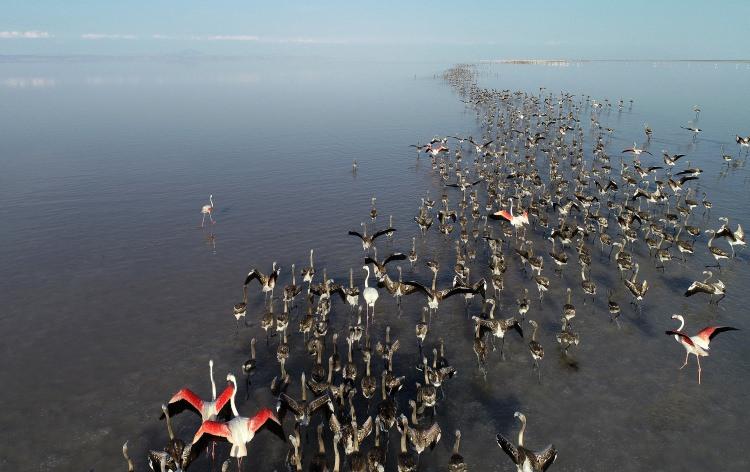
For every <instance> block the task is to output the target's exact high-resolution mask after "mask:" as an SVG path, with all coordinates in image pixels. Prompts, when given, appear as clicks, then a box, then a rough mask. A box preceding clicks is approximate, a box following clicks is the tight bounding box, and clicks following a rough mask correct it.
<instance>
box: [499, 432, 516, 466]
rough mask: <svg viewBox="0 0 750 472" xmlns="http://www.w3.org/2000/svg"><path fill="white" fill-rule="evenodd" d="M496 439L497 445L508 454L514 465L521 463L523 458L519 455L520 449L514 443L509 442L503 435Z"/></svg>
mask: <svg viewBox="0 0 750 472" xmlns="http://www.w3.org/2000/svg"><path fill="white" fill-rule="evenodd" d="M495 439H496V440H497V445H498V446H500V447H501V448H502V449H503V451H505V453H506V454H508V457H510V459H511V460H512V461H513V463H514V464H520V463H521V456H520V455H519V454H518V449H517V448H516V446H515V445H514V444H513V443H512V442H510V441H508V439H507V438H506V437H505V436H503V435H502V434H498V435H497V436H495Z"/></svg>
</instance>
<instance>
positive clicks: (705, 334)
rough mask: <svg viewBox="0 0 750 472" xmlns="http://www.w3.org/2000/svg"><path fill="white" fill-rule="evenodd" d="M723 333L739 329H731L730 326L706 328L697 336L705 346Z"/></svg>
mask: <svg viewBox="0 0 750 472" xmlns="http://www.w3.org/2000/svg"><path fill="white" fill-rule="evenodd" d="M724 331H739V328H732V327H731V326H707V327H705V328H703V329H702V330H700V331H699V332H698V334H697V336H698V337H699V338H701V339H702V340H703V341H705V343H706V345H708V343H709V342H710V341H711V340H712V339H713V338H715V337H716V336H718V335H719V333H723V332H724Z"/></svg>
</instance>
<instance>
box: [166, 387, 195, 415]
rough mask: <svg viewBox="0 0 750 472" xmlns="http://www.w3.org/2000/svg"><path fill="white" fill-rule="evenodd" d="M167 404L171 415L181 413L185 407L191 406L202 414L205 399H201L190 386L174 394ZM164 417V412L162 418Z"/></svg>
mask: <svg viewBox="0 0 750 472" xmlns="http://www.w3.org/2000/svg"><path fill="white" fill-rule="evenodd" d="M167 406H168V408H169V410H168V412H169V416H174V415H176V414H177V413H181V412H182V411H183V410H184V409H185V408H191V409H192V410H194V411H195V412H196V413H198V414H199V415H200V414H201V410H202V409H203V400H201V399H200V398H199V397H198V395H196V394H195V393H193V391H192V390H190V389H189V388H183V389H181V390H180V391H178V392H177V393H175V394H174V395H172V398H170V399H169V403H168V405H167ZM163 417H164V414H163V413H162V418H163Z"/></svg>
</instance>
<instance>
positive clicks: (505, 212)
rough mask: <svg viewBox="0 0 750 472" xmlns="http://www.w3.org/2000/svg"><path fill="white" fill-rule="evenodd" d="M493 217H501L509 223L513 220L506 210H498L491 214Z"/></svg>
mask: <svg viewBox="0 0 750 472" xmlns="http://www.w3.org/2000/svg"><path fill="white" fill-rule="evenodd" d="M493 215H494V216H501V217H503V218H505V219H506V220H508V221H511V220H512V219H513V216H512V215H511V214H510V212H509V211H508V210H500V211H498V212H496V213H493Z"/></svg>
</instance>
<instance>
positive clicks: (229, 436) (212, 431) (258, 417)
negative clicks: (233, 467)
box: [193, 374, 281, 470]
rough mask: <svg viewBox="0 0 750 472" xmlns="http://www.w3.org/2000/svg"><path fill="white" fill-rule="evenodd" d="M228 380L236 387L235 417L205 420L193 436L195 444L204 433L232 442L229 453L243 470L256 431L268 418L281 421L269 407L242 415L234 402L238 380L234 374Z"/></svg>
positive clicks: (232, 400) (232, 398) (233, 404)
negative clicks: (252, 414) (224, 419)
mask: <svg viewBox="0 0 750 472" xmlns="http://www.w3.org/2000/svg"><path fill="white" fill-rule="evenodd" d="M227 380H228V381H230V382H231V383H232V384H233V385H235V389H234V391H233V392H232V396H231V399H230V403H231V405H232V414H233V415H234V418H232V419H231V420H229V421H227V422H226V423H224V422H221V421H210V420H209V421H204V422H203V424H202V425H201V427H200V428H199V429H198V431H196V433H195V436H194V437H193V444H197V443H198V441H200V440H201V438H202V437H203V436H204V435H207V436H215V437H217V438H220V439H223V440H225V441H229V442H230V443H231V444H232V449H231V450H230V452H229V455H230V456H231V457H236V458H237V466H238V468H240V470H241V465H242V463H241V460H242V458H243V457H245V456H247V444H248V443H249V442H250V441H252V440H253V438H254V437H255V433H256V432H257V431H258V430H259V429H260V428H262V427H263V426H264V425H265V424H266V422H267V421H268V420H271V421H273V422H275V423H276V424H277V425H279V426H280V425H281V422H280V421H279V419H278V418H277V417H276V415H275V414H274V413H273V411H271V410H270V409H268V408H263V409H261V410H260V411H259V412H258V413H256V414H255V416H253V417H252V418H247V417H244V416H240V414H239V412H238V411H237V406H236V405H235V403H234V397H235V392H236V390H237V389H236V385H237V382H236V380H235V378H234V376H233V375H232V374H229V375H227Z"/></svg>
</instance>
